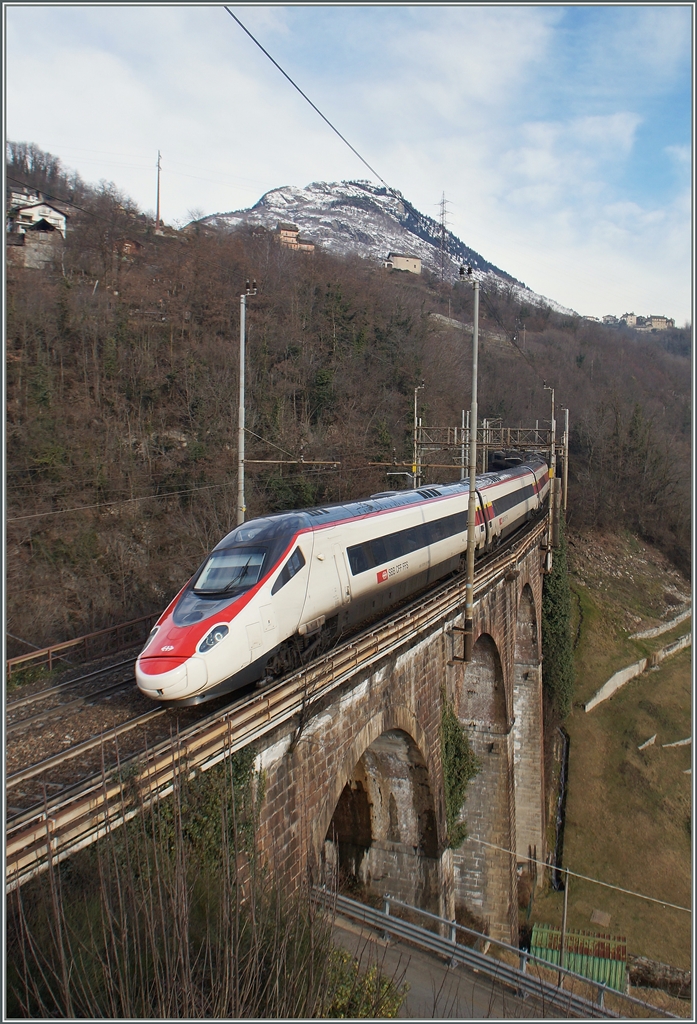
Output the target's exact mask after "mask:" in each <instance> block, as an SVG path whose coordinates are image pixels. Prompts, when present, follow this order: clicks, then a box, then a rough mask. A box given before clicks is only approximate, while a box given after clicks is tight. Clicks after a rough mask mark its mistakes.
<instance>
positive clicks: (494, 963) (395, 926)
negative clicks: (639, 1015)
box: [313, 888, 681, 1020]
mask: <svg viewBox="0 0 697 1024" xmlns="http://www.w3.org/2000/svg"><path fill="white" fill-rule="evenodd" d="M313 898H314V899H315V900H316V901H317V902H318V903H322V904H324V905H327V906H330V907H331V908H332V909H333V910H334V911H335V912H336V913H338V914H341V915H342V916H344V917H349V918H352V919H353V920H356V921H360V922H361V923H362V924H365V925H367V926H368V927H370V928H374V929H376V930H378V931H380V932H382V933H383V934H390V935H394V936H396V937H397V938H400V939H404V940H405V941H407V942H410V943H413V944H414V945H417V946H420V947H421V948H422V949H427V950H429V951H430V952H432V953H436V954H438V955H439V956H442V957H444V958H446V959H447V960H448V961H449V962H450V964H451V965H453V966H454V965H455V964H458V963H459V964H464V965H465V966H467V967H469V968H470V969H472V970H475V971H478V972H479V973H480V974H483V975H486V976H487V977H489V978H491V979H492V981H496V982H499V983H500V984H503V985H508V986H510V987H512V988H513V989H514V990H515V992H516V994H517V995H519V996H522V997H523V998H525V997H526V996H531V997H536V998H537V999H538V1000H539V1001H540V1002H542V1003H543V1004H544V1005H545V1006H549V1007H554V1008H557V1009H559V1010H560V1011H561V1012H562V1013H563V1014H564V1015H565V1016H566V1015H568V1014H569V1013H573V1014H577V1015H578V1016H580V1017H583V1018H587V1017H591V1018H593V1017H595V1018H605V1019H608V1018H610V1019H617V1018H619V1017H620V1016H626V1015H625V1014H622V1015H621V1014H619V1013H615V1011H614V1010H611V1009H609V1008H608V1007H607V1006H605V996H606V995H611V996H612V998H613V999H617V1000H619V1001H621V1002H622V1003H623V1004H624V1005H625V1006H627V1007H635V1008H636V1009H642V1010H647V1011H649V1012H650V1015H651V1016H658V1017H665V1018H668V1019H671V1020H680V1019H681V1018H680V1017H678V1016H677V1014H674V1013H670V1012H669V1011H668V1010H663V1009H659V1008H658V1007H656V1006H654V1005H653V1004H651V1003H646V1002H644V1001H643V1000H641V999H637V998H635V997H634V996H630V995H628V994H627V993H625V992H617V991H616V990H614V989H608V988H607V987H606V986H605V985H604V984H603V983H602V982H599V981H594V980H593V979H591V978H586V977H584V976H583V975H581V974H576V973H575V972H574V971H570V970H568V969H567V968H565V967H558V966H556V965H555V966H554V967H553V968H552V965H550V964H549V962H548V961H546V960H542V959H540V958H539V957H536V956H533V955H532V954H531V953H528V952H526V951H525V950H521V949H518V948H517V947H515V946H511V945H509V944H508V943H506V942H501V941H500V940H497V939H492V938H491V936H489V935H482V934H481V933H480V932H476V931H474V930H473V929H472V928H466V927H465V926H464V925H460V924H457V923H456V922H455V921H448V920H447V919H446V918H444V917H439V916H438V915H437V914H432V913H430V912H429V911H427V910H422V909H421V908H420V907H413V906H411V905H410V904H408V903H403V902H402V901H401V900H398V899H396V898H395V897H394V896H390V895H388V894H386V895H385V897H384V906H385V909H384V910H377V909H376V908H375V907H371V906H368V905H367V904H365V903H358V902H357V901H356V900H352V899H350V898H349V897H347V896H341V895H338V894H336V893H333V892H330V891H327V890H326V889H319V888H315V889H314V891H313ZM394 906H397V907H402V908H403V909H405V910H407V911H408V912H409V913H410V914H413V915H419V916H421V917H423V918H425V919H426V920H427V921H431V922H433V923H434V924H436V925H437V926H438V927H439V928H440V930H441V932H445V933H446V934H445V935H443V934H439V933H438V932H434V931H430V930H429V929H428V928H424V927H422V926H421V925H418V924H413V923H412V922H411V921H406V920H404V918H401V917H396V916H395V915H394V914H392V913H390V909H391V907H394ZM458 931H460V932H466V933H468V934H469V935H473V936H475V937H476V938H477V940H479V941H482V942H486V943H489V944H490V945H492V946H497V947H498V948H499V949H502V950H504V951H506V952H508V953H512V954H514V955H515V956H516V957H518V958H519V961H520V964H521V966H520V967H513V966H511V965H510V964H507V963H505V961H503V960H498V959H496V958H495V957H491V956H487V955H486V954H484V953H480V952H479V951H477V950H475V949H472V947H470V946H464V945H461V944H460V943H458V942H457V941H456V933H457V932H458ZM446 935H447V937H446ZM529 965H532V966H535V967H537V968H542V969H543V970H548V971H549V970H551V969H553V971H554V973H555V974H557V975H563V976H564V979H565V980H566V981H567V982H569V983H571V984H572V985H583V986H590V987H591V988H592V989H595V993H596V997H595V1001H591V1000H590V999H586V998H585V997H584V996H582V995H580V994H579V993H577V992H574V991H573V989H571V988H564V987H563V986H562V985H557V984H555V983H554V982H552V981H548V980H546V979H545V978H543V977H542V976H541V975H537V976H536V975H534V974H531V973H530V972H529V970H528V967H529Z"/></svg>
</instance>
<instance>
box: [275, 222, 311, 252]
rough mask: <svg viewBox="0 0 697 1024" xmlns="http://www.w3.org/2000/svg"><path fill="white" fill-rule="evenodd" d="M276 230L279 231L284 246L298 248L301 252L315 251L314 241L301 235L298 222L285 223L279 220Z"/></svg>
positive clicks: (279, 238) (280, 240) (279, 237)
mask: <svg viewBox="0 0 697 1024" xmlns="http://www.w3.org/2000/svg"><path fill="white" fill-rule="evenodd" d="M276 230H277V231H278V240H279V242H280V243H281V245H282V246H283V247H284V248H286V249H296V250H299V251H300V252H314V251H315V243H314V242H311V241H310V240H309V239H308V238H301V237H300V228H299V227H298V225H297V224H283V223H280V222H279V224H278V225H277V228H276Z"/></svg>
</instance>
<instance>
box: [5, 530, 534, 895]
mask: <svg viewBox="0 0 697 1024" xmlns="http://www.w3.org/2000/svg"><path fill="white" fill-rule="evenodd" d="M547 528H548V524H547V520H546V519H543V520H541V521H539V522H537V523H535V524H532V525H531V526H530V527H528V528H526V530H524V531H523V532H522V533H521V534H519V535H517V536H516V537H514V538H513V539H512V541H511V543H510V544H509V545H508V546H507V547H506V548H503V549H500V551H499V552H497V553H496V554H493V555H490V556H489V557H488V558H487V559H486V560H484V561H483V562H481V563H480V564H479V565H478V567H477V577H476V580H475V599H478V598H481V597H482V596H483V595H484V594H485V593H486V591H487V590H488V589H490V588H491V587H492V586H493V585H494V584H495V583H496V582H497V581H498V580H499V579H500V578H501V576H502V575H505V574H506V572H508V571H509V570H510V569H511V568H513V567H515V564H516V562H517V561H518V560H519V558H520V557H521V556H522V555H523V554H524V553H526V552H527V551H528V550H530V548H531V547H533V546H534V545H535V544H539V543H540V542H541V539H542V537H543V536H544V534H545V533H546V531H547ZM464 595H465V580H464V578H463V577H462V576H458V577H456V578H455V579H450V580H448V581H446V582H445V583H441V584H440V585H439V586H437V587H435V588H434V589H433V590H431V591H429V592H428V594H426V595H421V596H420V597H418V598H417V599H415V600H414V601H412V602H410V603H409V604H408V605H406V606H405V607H404V608H401V609H398V610H397V611H396V612H393V613H392V614H391V615H390V616H389V617H388V618H387V619H384V620H382V621H381V622H379V623H377V624H371V625H370V626H369V627H368V628H366V629H364V630H363V631H362V632H360V633H359V634H357V635H356V636H353V637H351V638H349V639H348V640H346V641H344V642H342V643H340V644H339V645H338V646H337V647H336V648H335V649H334V650H332V651H330V652H329V653H328V654H325V655H323V656H322V657H320V658H318V659H317V660H316V661H315V662H313V663H311V664H310V665H308V666H305V667H304V668H302V669H301V670H299V671H297V672H295V673H293V674H292V675H290V676H287V677H286V678H284V679H282V680H279V681H277V682H274V683H272V684H270V685H268V686H266V687H264V688H263V689H261V690H254V692H251V693H247V694H246V695H243V696H242V697H241V698H240V699H237V700H235V703H234V704H232V705H230V704H227V705H224V706H221V705H220V703H219V702H216V703H215V704H213V703H212V704H211V705H205V708H206V709H208V708H212V710H211V711H209V713H208V714H206V715H205V717H201V706H199V707H194V708H182V709H170V708H163V707H161V706H158V707H156V708H153V707H152V705H151V704H150V702H148V710H145V711H142V712H139V714H137V715H135V716H131V718H130V719H128V720H125V721H123V722H121V723H119V724H118V725H115V726H114V727H113V728H112V729H103V730H102V731H101V732H100V733H99V734H98V735H94V736H92V737H90V739H89V740H87V741H84V742H83V743H82V744H78V745H76V746H74V747H72V748H71V749H70V748H69V749H67V750H63V751H60V752H58V753H57V754H56V755H53V758H52V760H53V763H52V764H51V765H49V764H48V763H46V762H45V763H44V764H43V765H42V764H38V763H37V764H32V765H27V766H25V767H24V768H23V769H20V770H19V771H17V772H14V773H12V774H10V775H9V777H7V778H6V784H7V785H8V787H9V791H10V793H12V794H17V796H18V795H19V794H20V793H21V795H22V800H23V801H24V803H23V805H22V806H21V807H16V813H15V814H14V815H13V816H12V817H11V818H10V820H9V821H8V824H7V831H6V837H7V859H6V883H7V886H8V888H14V887H15V886H16V885H21V884H22V883H23V882H24V881H26V880H27V879H29V878H31V877H32V876H33V875H34V874H36V873H37V872H39V871H41V870H43V869H44V868H45V867H46V866H47V864H48V861H49V858H51V859H53V860H54V861H55V860H62V859H63V858H65V857H67V856H69V855H70V854H71V853H72V852H74V851H75V850H78V849H80V848H82V847H84V846H86V845H88V844H89V843H90V842H93V841H94V840H95V839H97V838H99V837H100V836H101V835H103V834H104V832H105V831H106V830H107V829H110V828H114V827H116V826H118V825H120V824H122V823H123V822H124V821H126V820H128V819H129V818H130V817H132V816H133V815H134V814H136V813H138V811H139V810H140V809H142V808H147V807H148V806H150V804H151V803H153V801H155V800H156V799H158V798H159V797H161V796H165V795H167V793H169V792H171V789H172V785H173V781H174V778H175V776H176V774H177V773H178V772H180V771H194V770H197V771H206V770H207V769H208V768H211V767H213V765H215V764H216V763H218V762H219V761H220V760H222V759H223V758H225V757H227V756H229V755H230V754H232V753H234V752H235V751H237V750H240V749H242V748H243V747H246V746H248V745H249V744H250V743H253V742H254V741H255V740H258V739H259V738H261V737H262V736H263V735H265V734H266V733H268V732H270V731H271V730H273V729H276V728H278V727H279V726H280V725H283V724H284V723H287V722H288V721H290V720H291V719H293V718H296V720H297V721H298V723H299V727H301V726H302V723H303V721H304V719H305V717H306V715H307V714H308V713H309V710H310V708H312V707H313V705H316V704H317V703H318V702H319V701H320V700H322V699H323V698H324V697H325V696H326V695H328V694H329V693H330V692H331V691H332V690H334V689H336V688H337V687H339V686H341V685H342V684H343V683H345V682H346V681H347V680H349V679H350V678H351V677H352V676H353V675H354V674H355V673H356V672H357V671H361V670H364V669H368V668H370V666H372V665H373V664H375V663H376V662H377V661H379V660H381V659H383V658H385V657H387V656H388V655H389V654H392V653H393V652H395V651H397V650H398V649H399V648H401V647H403V646H404V645H405V644H406V643H407V642H409V641H413V638H414V636H416V635H418V634H420V633H422V632H424V631H425V630H427V629H428V628H433V627H434V626H435V625H437V623H439V622H440V621H442V620H444V619H445V618H447V617H448V616H452V615H453V614H455V613H457V612H459V611H461V610H462V608H463V606H464ZM136 696H137V697H138V698H139V699H140V700H141V701H142V700H144V698H142V697H141V695H140V694H136ZM236 696H238V697H239V695H236ZM228 699H229V698H228ZM155 724H158V725H159V727H158V728H157V729H156V730H155V731H154V733H152V734H151V735H150V736H149V737H148V736H147V735H146V732H145V728H144V727H145V726H146V725H147V726H148V727H149V728H151V729H152V728H153V726H154V725H155ZM134 741H135V742H134ZM80 747H82V749H79V748H80ZM84 757H87V761H86V762H83V758H84ZM68 761H70V762H71V765H72V770H71V772H69V773H67V774H66V773H65V771H63V772H62V774H61V780H62V781H59V782H55V783H51V782H50V781H47V779H48V777H47V774H46V773H47V772H48V771H49V770H50V769H52V768H56V767H57V766H58V765H62V766H65V764H66V763H67V762H68ZM88 763H89V764H92V770H91V771H90V769H89V767H87V764H88ZM80 773H81V777H80ZM126 779H127V780H128V785H125V780H126ZM27 783H34V789H33V796H31V795H30V794H31V792H32V791H31V790H30V791H29V792H27V789H26V788H25V787H26V784H27ZM37 784H38V786H37ZM20 786H21V790H20ZM51 786H54V787H55V789H57V790H58V791H57V792H54V793H53V795H51V796H50V797H49V795H48V789H49V788H50V787H51ZM37 794H38V795H39V798H40V799H41V802H40V804H39V802H38V799H37ZM32 800H33V801H34V803H33V805H31V806H28V805H27V801H29V803H30V804H31V802H32ZM18 802H19V801H18V800H17V797H13V803H18Z"/></svg>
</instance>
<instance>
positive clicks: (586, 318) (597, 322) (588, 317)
mask: <svg viewBox="0 0 697 1024" xmlns="http://www.w3.org/2000/svg"><path fill="white" fill-rule="evenodd" d="M583 319H584V320H592V321H593V322H594V323H596V324H599V323H600V317H599V316H584V318H583Z"/></svg>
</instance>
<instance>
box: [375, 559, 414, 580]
mask: <svg viewBox="0 0 697 1024" xmlns="http://www.w3.org/2000/svg"><path fill="white" fill-rule="evenodd" d="M408 568H409V563H408V562H402V563H401V564H400V565H391V566H390V567H389V569H381V570H380V572H379V573H378V574H377V576H378V583H387V581H388V579H390V578H391V577H392V576H396V575H397V574H398V573H400V572H406V570H407V569H408Z"/></svg>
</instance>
